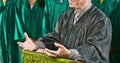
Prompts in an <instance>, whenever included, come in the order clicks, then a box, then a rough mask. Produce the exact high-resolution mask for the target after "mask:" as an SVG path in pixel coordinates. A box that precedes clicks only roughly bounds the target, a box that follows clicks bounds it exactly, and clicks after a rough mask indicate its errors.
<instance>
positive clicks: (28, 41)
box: [17, 32, 37, 51]
mask: <svg viewBox="0 0 120 63" xmlns="http://www.w3.org/2000/svg"><path fill="white" fill-rule="evenodd" d="M24 36H25V39H26V40H25V41H24V42H17V44H18V45H19V46H20V47H22V48H23V49H24V50H29V51H33V50H35V49H37V46H36V45H35V44H34V42H33V41H32V39H30V38H29V37H28V35H27V33H26V32H25V33H24Z"/></svg>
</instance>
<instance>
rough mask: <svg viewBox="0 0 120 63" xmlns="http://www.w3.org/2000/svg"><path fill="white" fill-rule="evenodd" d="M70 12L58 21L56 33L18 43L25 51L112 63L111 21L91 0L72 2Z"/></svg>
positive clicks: (72, 0)
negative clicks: (110, 59) (110, 61)
mask: <svg viewBox="0 0 120 63" xmlns="http://www.w3.org/2000/svg"><path fill="white" fill-rule="evenodd" d="M69 6H70V7H71V9H70V10H68V11H66V12H64V13H63V14H62V15H61V16H60V17H59V19H58V23H57V25H56V28H55V30H54V32H52V33H50V34H49V35H48V36H45V37H40V39H38V40H37V41H33V40H31V39H30V38H29V37H28V35H27V34H26V33H25V37H26V41H25V42H23V43H21V42H18V44H19V46H21V47H22V48H23V49H25V50H29V51H33V50H37V51H38V52H42V53H44V54H46V55H48V56H52V57H62V58H68V59H73V60H79V61H82V62H85V63H109V48H110V43H111V35H112V27H111V23H110V20H109V18H108V17H107V16H106V15H105V14H104V13H103V12H102V11H100V10H99V9H98V8H96V7H95V6H94V5H92V3H91V0H69Z"/></svg>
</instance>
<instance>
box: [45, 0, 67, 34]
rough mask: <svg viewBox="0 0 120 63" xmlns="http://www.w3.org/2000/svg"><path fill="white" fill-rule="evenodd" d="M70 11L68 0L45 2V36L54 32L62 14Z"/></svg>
mask: <svg viewBox="0 0 120 63" xmlns="http://www.w3.org/2000/svg"><path fill="white" fill-rule="evenodd" d="M68 9H69V4H68V0H45V8H44V13H45V16H44V18H43V24H44V25H43V28H45V29H43V30H44V34H45V35H47V34H48V33H49V32H53V30H54V28H55V25H56V22H57V19H58V18H59V16H60V14H61V13H63V12H64V11H66V10H68Z"/></svg>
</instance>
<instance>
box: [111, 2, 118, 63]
mask: <svg viewBox="0 0 120 63" xmlns="http://www.w3.org/2000/svg"><path fill="white" fill-rule="evenodd" d="M110 18H111V23H112V26H113V37H112V44H111V47H112V50H111V57H110V59H111V63H120V49H119V48H120V42H119V41H120V0H116V7H115V9H114V10H113V12H112V14H111V16H110Z"/></svg>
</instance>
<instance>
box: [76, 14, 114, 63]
mask: <svg viewBox="0 0 120 63" xmlns="http://www.w3.org/2000/svg"><path fill="white" fill-rule="evenodd" d="M96 20H98V21H94V22H93V23H92V24H91V25H90V26H89V29H88V31H87V39H86V42H85V43H84V44H83V45H82V46H80V47H78V48H77V50H78V51H79V53H80V54H81V55H82V56H83V57H84V59H85V62H86V63H109V49H110V43H111V36H112V27H111V23H110V20H109V19H108V18H107V17H106V16H104V17H103V16H101V17H100V18H98V19H96Z"/></svg>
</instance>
